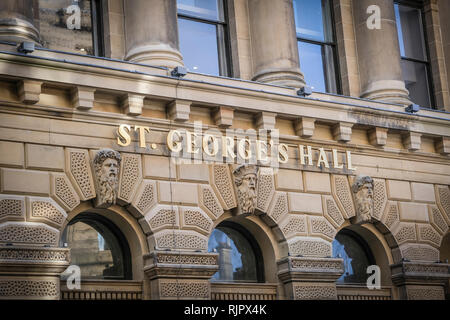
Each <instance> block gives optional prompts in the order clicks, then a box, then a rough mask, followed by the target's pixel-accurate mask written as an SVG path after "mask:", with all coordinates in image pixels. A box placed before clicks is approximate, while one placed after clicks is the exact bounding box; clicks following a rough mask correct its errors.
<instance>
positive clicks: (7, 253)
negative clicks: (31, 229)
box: [0, 247, 69, 263]
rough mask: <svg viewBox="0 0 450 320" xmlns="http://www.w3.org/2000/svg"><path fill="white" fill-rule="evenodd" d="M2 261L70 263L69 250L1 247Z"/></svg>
mask: <svg viewBox="0 0 450 320" xmlns="http://www.w3.org/2000/svg"><path fill="white" fill-rule="evenodd" d="M0 261H4V262H12V261H22V262H24V261H28V262H45V263H47V262H64V263H69V249H61V248H54V249H51V248H33V247H15V248H10V247H0Z"/></svg>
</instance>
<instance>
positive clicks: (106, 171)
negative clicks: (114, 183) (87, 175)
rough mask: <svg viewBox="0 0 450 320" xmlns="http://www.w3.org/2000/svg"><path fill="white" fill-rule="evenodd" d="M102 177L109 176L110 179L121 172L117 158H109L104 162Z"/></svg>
mask: <svg viewBox="0 0 450 320" xmlns="http://www.w3.org/2000/svg"><path fill="white" fill-rule="evenodd" d="M101 170H102V174H101V175H102V177H107V179H108V180H112V179H116V178H117V174H118V173H119V165H118V163H117V160H116V159H111V158H108V159H106V160H105V161H103V164H102V169H101Z"/></svg>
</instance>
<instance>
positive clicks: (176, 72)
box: [170, 66, 187, 78]
mask: <svg viewBox="0 0 450 320" xmlns="http://www.w3.org/2000/svg"><path fill="white" fill-rule="evenodd" d="M170 74H171V75H172V77H177V78H181V77H184V76H185V75H187V69H186V67H182V66H178V67H175V68H174V69H173V70H172V72H171V73H170Z"/></svg>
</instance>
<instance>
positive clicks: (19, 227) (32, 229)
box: [0, 222, 59, 246]
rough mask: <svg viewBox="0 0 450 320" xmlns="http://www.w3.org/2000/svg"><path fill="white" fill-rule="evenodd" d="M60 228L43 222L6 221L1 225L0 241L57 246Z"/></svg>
mask: <svg viewBox="0 0 450 320" xmlns="http://www.w3.org/2000/svg"><path fill="white" fill-rule="evenodd" d="M58 236H59V232H58V230H56V229H54V228H51V227H49V226H47V225H45V224H43V223H35V222H6V223H3V224H1V225H0V242H3V243H13V244H15V243H19V244H22V243H28V244H41V245H47V244H48V245H52V246H55V245H56V244H57V241H58Z"/></svg>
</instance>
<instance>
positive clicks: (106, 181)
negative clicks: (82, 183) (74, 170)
mask: <svg viewBox="0 0 450 320" xmlns="http://www.w3.org/2000/svg"><path fill="white" fill-rule="evenodd" d="M120 161H121V157H120V153H118V152H117V151H114V150H112V149H102V150H100V151H99V152H97V154H96V155H95V157H94V171H95V176H96V179H97V181H96V182H97V183H96V185H97V201H96V206H100V207H108V206H110V205H113V204H115V203H116V197H117V186H118V184H119V170H120Z"/></svg>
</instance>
